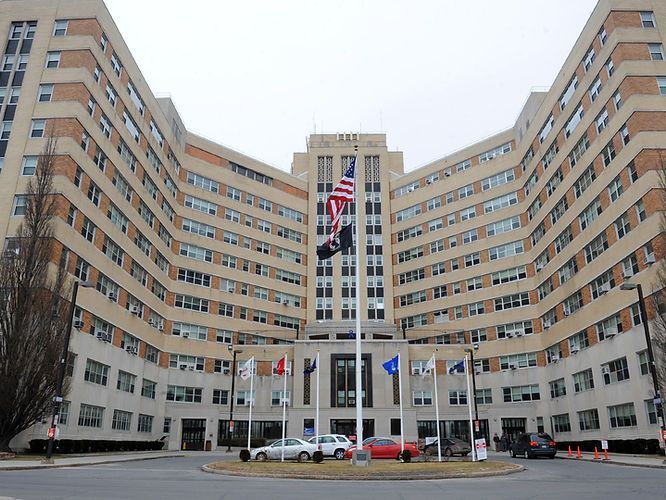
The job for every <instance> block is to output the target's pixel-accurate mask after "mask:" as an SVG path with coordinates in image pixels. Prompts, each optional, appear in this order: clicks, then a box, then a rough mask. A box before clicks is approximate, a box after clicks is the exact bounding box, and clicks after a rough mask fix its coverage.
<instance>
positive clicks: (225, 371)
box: [222, 368, 231, 375]
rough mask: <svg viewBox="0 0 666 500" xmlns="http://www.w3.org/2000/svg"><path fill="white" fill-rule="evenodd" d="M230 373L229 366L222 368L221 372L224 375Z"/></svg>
mask: <svg viewBox="0 0 666 500" xmlns="http://www.w3.org/2000/svg"><path fill="white" fill-rule="evenodd" d="M230 373H231V369H230V368H222V374H224V375H229V374H230Z"/></svg>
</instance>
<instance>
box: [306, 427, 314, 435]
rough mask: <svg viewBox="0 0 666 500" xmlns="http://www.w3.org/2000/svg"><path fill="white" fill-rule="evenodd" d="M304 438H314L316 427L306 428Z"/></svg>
mask: <svg viewBox="0 0 666 500" xmlns="http://www.w3.org/2000/svg"><path fill="white" fill-rule="evenodd" d="M303 435H304V436H314V427H305V428H304V429H303Z"/></svg>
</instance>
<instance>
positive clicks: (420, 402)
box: [412, 391, 432, 406]
mask: <svg viewBox="0 0 666 500" xmlns="http://www.w3.org/2000/svg"><path fill="white" fill-rule="evenodd" d="M412 402H413V404H414V406H432V391H413V392H412Z"/></svg>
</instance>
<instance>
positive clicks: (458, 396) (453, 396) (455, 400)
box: [449, 389, 467, 406]
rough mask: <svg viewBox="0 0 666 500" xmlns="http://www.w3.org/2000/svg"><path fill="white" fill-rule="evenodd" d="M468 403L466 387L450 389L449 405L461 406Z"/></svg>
mask: <svg viewBox="0 0 666 500" xmlns="http://www.w3.org/2000/svg"><path fill="white" fill-rule="evenodd" d="M466 404H467V391H466V390H464V389H457V390H449V405H451V406H459V405H466Z"/></svg>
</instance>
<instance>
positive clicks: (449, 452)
mask: <svg viewBox="0 0 666 500" xmlns="http://www.w3.org/2000/svg"><path fill="white" fill-rule="evenodd" d="M444 456H445V457H452V456H453V450H452V449H451V448H447V449H445V450H444Z"/></svg>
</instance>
